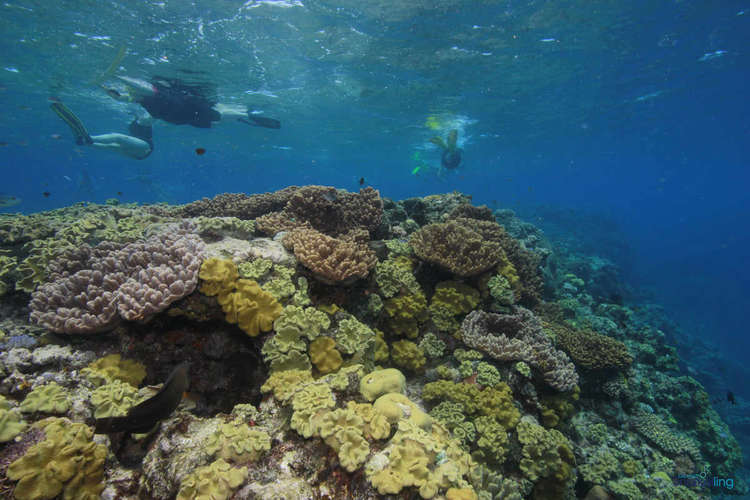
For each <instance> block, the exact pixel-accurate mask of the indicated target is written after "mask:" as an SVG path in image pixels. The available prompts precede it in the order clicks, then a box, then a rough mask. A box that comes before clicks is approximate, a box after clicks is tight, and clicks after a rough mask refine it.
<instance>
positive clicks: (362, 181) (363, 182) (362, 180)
mask: <svg viewBox="0 0 750 500" xmlns="http://www.w3.org/2000/svg"><path fill="white" fill-rule="evenodd" d="M359 185H360V186H364V185H365V178H364V177H360V178H359Z"/></svg>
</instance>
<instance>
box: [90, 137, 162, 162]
mask: <svg viewBox="0 0 750 500" xmlns="http://www.w3.org/2000/svg"><path fill="white" fill-rule="evenodd" d="M91 138H92V139H93V140H94V143H93V144H91V147H94V148H97V149H106V150H109V151H114V152H116V153H120V154H121V155H124V156H128V157H130V158H135V159H137V160H139V159H141V158H144V157H145V156H147V155H148V153H149V152H150V151H151V146H150V145H149V144H148V143H147V142H146V141H143V140H141V139H138V138H137V137H133V136H130V135H125V134H119V133H117V132H113V133H110V134H100V135H92V136H91Z"/></svg>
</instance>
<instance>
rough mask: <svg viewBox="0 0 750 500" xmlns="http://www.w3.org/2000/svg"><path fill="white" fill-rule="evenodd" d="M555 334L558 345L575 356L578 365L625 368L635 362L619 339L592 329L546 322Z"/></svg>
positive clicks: (596, 367)
mask: <svg viewBox="0 0 750 500" xmlns="http://www.w3.org/2000/svg"><path fill="white" fill-rule="evenodd" d="M545 327H548V328H549V329H550V330H552V331H553V332H554V334H555V337H556V339H557V345H558V346H559V347H560V348H561V349H562V350H563V351H565V352H566V353H568V355H569V356H570V357H571V358H573V361H574V362H575V364H576V366H580V367H583V368H588V369H590V370H601V369H607V368H615V369H621V370H622V369H625V368H627V367H628V366H630V363H632V362H633V357H632V356H631V355H630V353H629V352H628V348H627V347H626V346H625V344H623V343H622V342H620V341H619V340H616V339H613V338H612V337H607V336H606V335H602V334H600V333H597V332H594V331H592V330H578V329H575V328H571V327H569V326H567V325H565V324H563V323H554V324H550V323H547V324H545Z"/></svg>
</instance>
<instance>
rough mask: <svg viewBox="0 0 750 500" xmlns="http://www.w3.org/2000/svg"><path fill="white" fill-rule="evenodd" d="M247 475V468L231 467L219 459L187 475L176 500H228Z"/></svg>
mask: <svg viewBox="0 0 750 500" xmlns="http://www.w3.org/2000/svg"><path fill="white" fill-rule="evenodd" d="M247 475H248V470H247V467H232V466H231V465H229V464H228V463H227V462H225V461H224V460H222V459H221V458H220V459H218V460H216V461H215V462H212V463H211V464H210V465H207V466H205V467H198V468H197V469H195V470H194V471H193V472H192V473H190V474H188V475H187V476H186V477H185V479H183V480H182V482H181V483H180V491H179V492H178V493H177V500H204V499H214V498H216V499H219V498H229V497H231V496H232V493H233V492H234V490H236V489H237V488H239V486H240V485H241V484H242V483H244V482H245V479H247Z"/></svg>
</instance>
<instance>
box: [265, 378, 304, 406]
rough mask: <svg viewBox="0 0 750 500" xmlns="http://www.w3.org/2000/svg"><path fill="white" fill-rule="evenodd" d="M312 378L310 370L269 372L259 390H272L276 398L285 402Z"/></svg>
mask: <svg viewBox="0 0 750 500" xmlns="http://www.w3.org/2000/svg"><path fill="white" fill-rule="evenodd" d="M312 380H313V379H312V373H310V370H282V371H276V372H273V373H271V375H270V376H269V377H268V378H267V379H266V381H265V383H264V384H263V385H262V386H261V388H260V390H261V391H262V392H263V393H267V392H273V395H274V397H275V398H276V399H278V400H279V401H281V402H283V403H286V402H287V401H288V400H289V399H290V398H291V397H292V396H293V395H294V393H295V392H296V391H297V390H299V389H300V388H301V387H303V386H304V385H305V384H307V383H308V382H312Z"/></svg>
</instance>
